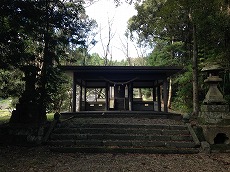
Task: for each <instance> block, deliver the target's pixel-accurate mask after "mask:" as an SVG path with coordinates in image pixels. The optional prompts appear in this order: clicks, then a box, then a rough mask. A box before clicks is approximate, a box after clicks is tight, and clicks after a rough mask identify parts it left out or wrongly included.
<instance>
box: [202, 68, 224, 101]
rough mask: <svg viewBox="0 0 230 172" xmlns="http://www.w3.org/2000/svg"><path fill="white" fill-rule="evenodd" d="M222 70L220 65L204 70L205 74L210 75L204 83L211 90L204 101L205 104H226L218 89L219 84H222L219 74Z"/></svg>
mask: <svg viewBox="0 0 230 172" xmlns="http://www.w3.org/2000/svg"><path fill="white" fill-rule="evenodd" d="M221 70H223V69H222V68H221V67H220V66H219V65H212V66H208V67H204V68H203V69H202V71H203V72H207V73H208V77H207V79H205V80H204V82H205V83H207V84H208V85H209V90H208V92H207V94H206V96H205V99H204V101H203V103H204V104H208V105H209V104H210V105H212V104H226V101H225V100H224V98H223V95H222V93H221V92H220V90H219V89H218V87H217V86H218V84H219V83H220V82H222V78H220V77H219V72H220V71H221Z"/></svg>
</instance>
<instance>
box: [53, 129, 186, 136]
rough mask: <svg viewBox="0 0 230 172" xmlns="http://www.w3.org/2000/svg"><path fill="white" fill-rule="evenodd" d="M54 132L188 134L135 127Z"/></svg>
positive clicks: (58, 132) (180, 131)
mask: <svg viewBox="0 0 230 172" xmlns="http://www.w3.org/2000/svg"><path fill="white" fill-rule="evenodd" d="M54 133H55V134H69V133H72V134H87V133H91V134H99V133H103V134H158V135H189V134H190V133H189V131H188V130H187V129H183V130H165V129H142V130H140V129H136V128H132V129H130V128H126V129H122V128H57V129H55V131H54Z"/></svg>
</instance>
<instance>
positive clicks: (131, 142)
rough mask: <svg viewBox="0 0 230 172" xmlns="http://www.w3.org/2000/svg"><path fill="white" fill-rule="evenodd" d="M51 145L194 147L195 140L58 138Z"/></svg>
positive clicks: (50, 142)
mask: <svg viewBox="0 0 230 172" xmlns="http://www.w3.org/2000/svg"><path fill="white" fill-rule="evenodd" d="M48 144H49V145H50V146H81V147H91V146H106V147H111V146H113V147H114V146H116V147H135V148H138V147H142V148H143V147H173V148H194V147H195V144H194V143H193V142H186V141H159V140H157V141H144V140H57V141H54V140H52V141H49V142H48Z"/></svg>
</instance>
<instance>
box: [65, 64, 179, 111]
mask: <svg viewBox="0 0 230 172" xmlns="http://www.w3.org/2000/svg"><path fill="white" fill-rule="evenodd" d="M61 69H62V70H64V71H66V72H68V73H69V74H71V76H72V78H73V88H72V90H73V92H72V95H73V96H72V97H73V99H72V112H77V111H158V112H160V111H164V112H168V108H167V103H168V77H170V76H171V75H173V74H175V73H177V72H179V71H181V70H182V68H179V67H147V66H62V67H61ZM140 89H150V90H151V97H150V98H149V99H148V100H145V99H143V98H142V97H137V96H136V95H135V90H140Z"/></svg>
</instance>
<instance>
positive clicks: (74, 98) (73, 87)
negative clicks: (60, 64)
mask: <svg viewBox="0 0 230 172" xmlns="http://www.w3.org/2000/svg"><path fill="white" fill-rule="evenodd" d="M72 90H73V94H72V96H73V101H72V112H76V79H75V76H74V72H73V85H72Z"/></svg>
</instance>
